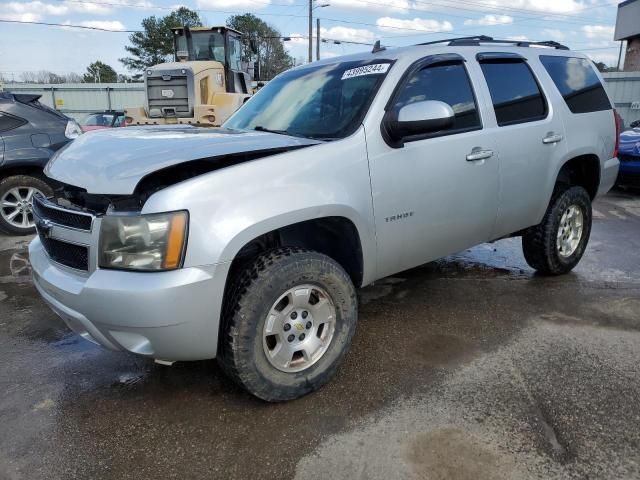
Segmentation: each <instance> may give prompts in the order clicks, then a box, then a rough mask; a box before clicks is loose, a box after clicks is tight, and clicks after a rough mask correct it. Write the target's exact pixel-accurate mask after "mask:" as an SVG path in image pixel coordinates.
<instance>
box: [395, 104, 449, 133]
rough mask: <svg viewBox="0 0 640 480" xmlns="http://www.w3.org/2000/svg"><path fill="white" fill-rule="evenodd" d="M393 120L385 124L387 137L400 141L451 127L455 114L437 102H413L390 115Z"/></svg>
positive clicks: (445, 105) (446, 106)
mask: <svg viewBox="0 0 640 480" xmlns="http://www.w3.org/2000/svg"><path fill="white" fill-rule="evenodd" d="M392 116H393V117H396V118H395V119H390V121H388V122H387V131H388V133H389V136H390V137H391V138H392V139H393V140H396V141H400V140H402V139H403V138H405V137H408V136H411V135H420V134H424V133H431V132H437V131H439V130H444V129H446V128H449V127H451V126H452V125H453V120H454V118H455V113H453V109H452V108H451V107H450V106H449V105H448V104H446V103H444V102H441V101H439V100H426V101H423V102H415V103H411V104H409V105H405V106H404V107H401V108H400V110H399V111H397V112H395V113H394V114H392Z"/></svg>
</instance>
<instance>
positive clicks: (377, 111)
mask: <svg viewBox="0 0 640 480" xmlns="http://www.w3.org/2000/svg"><path fill="white" fill-rule="evenodd" d="M616 118H617V117H616V115H615V114H614V111H613V109H612V106H611V101H610V100H609V98H608V97H607V94H606V93H605V90H604V89H603V87H602V82H601V79H600V77H599V74H598V72H597V71H596V69H595V68H594V66H593V64H592V62H591V61H589V60H588V59H586V58H585V57H584V56H583V55H581V54H579V53H575V52H571V51H569V50H567V49H566V47H563V46H561V45H558V44H555V43H551V42H546V43H542V44H531V43H522V42H519V43H516V42H508V41H494V40H492V39H490V38H487V37H476V38H465V39H459V40H453V41H446V42H436V43H432V44H428V45H426V44H425V45H416V46H412V47H407V48H399V49H394V50H385V49H384V48H380V47H379V46H376V47H375V48H374V49H373V51H372V52H367V53H361V54H356V55H350V56H345V57H341V58H332V59H329V60H324V61H320V62H316V63H312V64H309V65H305V66H302V67H298V68H294V69H292V70H289V71H287V72H285V73H283V74H281V75H279V76H278V77H277V78H275V79H274V80H272V81H271V82H269V83H268V84H267V85H266V86H265V87H264V88H263V89H262V90H260V91H259V92H258V93H257V94H256V95H255V96H254V97H253V98H251V100H249V101H248V102H247V103H246V104H245V105H244V106H243V107H242V108H241V109H240V110H239V111H238V112H237V113H235V114H234V115H233V116H232V117H231V118H230V119H229V120H228V121H227V122H226V124H225V125H224V128H222V129H205V128H196V127H190V126H162V127H160V126H149V127H140V128H122V129H111V130H104V131H99V132H93V133H90V134H87V135H82V136H81V137H80V138H78V139H77V140H75V141H74V142H73V143H72V144H71V145H70V146H68V147H67V148H65V149H64V150H63V151H61V152H60V153H59V154H58V155H57V156H55V157H54V158H53V159H52V160H51V161H50V162H49V164H48V166H47V168H46V174H47V175H48V176H49V177H50V178H51V179H53V180H55V181H57V182H58V184H59V187H58V188H57V190H56V194H55V195H54V197H51V198H48V199H45V198H42V197H38V198H37V200H36V202H35V205H34V208H35V214H36V218H37V230H38V234H39V235H38V237H37V238H36V239H35V240H33V242H32V243H31V245H30V255H31V262H32V264H33V275H34V282H35V285H36V287H37V288H38V290H39V291H40V293H41V294H42V297H43V298H44V299H45V301H46V302H47V303H48V304H49V305H50V306H51V308H52V309H53V310H54V311H56V312H57V313H58V314H59V315H60V316H61V317H62V318H63V319H64V320H65V322H66V323H67V324H68V325H69V327H71V328H72V329H73V330H74V331H76V332H77V333H79V334H80V335H81V336H83V337H84V338H86V339H88V340H91V341H94V342H96V343H99V344H100V345H103V346H104V347H107V348H110V349H113V350H125V351H129V352H133V353H136V354H139V355H145V356H147V357H150V358H153V359H155V360H156V361H158V362H161V363H169V364H170V363H172V362H174V361H178V360H199V359H207V358H214V357H217V358H218V360H219V362H220V364H221V365H222V367H223V368H224V370H225V371H226V372H227V373H228V374H229V375H230V376H231V377H232V378H233V379H234V380H235V381H236V382H238V383H239V384H240V385H242V386H243V387H244V388H246V389H247V390H248V391H249V392H251V393H252V394H254V395H256V396H258V397H260V398H262V399H265V400H268V401H281V400H288V399H293V398H296V397H300V396H302V395H304V394H306V393H309V392H311V391H313V390H316V389H317V388H319V387H320V386H321V385H322V384H324V383H325V382H327V381H328V379H329V378H330V377H331V376H332V375H333V374H334V373H335V371H336V369H337V368H338V366H339V364H340V362H341V361H342V359H343V357H344V355H345V353H346V352H347V350H348V348H349V344H350V343H351V338H352V336H353V334H354V332H355V328H356V320H357V315H358V313H357V310H358V301H357V297H356V288H357V287H361V286H364V285H368V284H370V283H372V282H373V281H375V280H376V279H379V278H382V277H385V276H388V275H391V274H393V273H395V272H398V271H401V270H405V269H408V268H411V267H414V266H416V265H419V264H422V263H425V262H429V261H431V260H434V259H436V258H438V257H442V256H444V255H447V254H450V253H453V252H457V251H460V250H463V249H465V248H468V247H470V246H473V245H476V244H479V243H482V242H487V241H491V240H496V239H499V238H504V237H509V236H520V237H522V247H523V250H524V255H525V257H526V260H527V262H528V263H529V264H530V265H531V266H532V267H533V268H534V269H536V270H537V271H539V272H540V273H543V274H549V275H557V274H562V273H566V272H568V271H570V270H571V269H572V268H573V267H575V265H576V264H577V263H578V261H579V260H580V258H581V257H582V254H583V253H584V251H585V247H586V245H587V241H588V239H589V233H590V230H591V218H592V216H591V215H592V214H591V202H592V200H593V199H594V198H595V197H596V196H598V195H600V194H603V193H605V192H607V191H608V190H609V189H610V188H611V186H612V185H613V183H614V181H615V179H616V175H617V172H618V160H617V158H616V155H617V153H616V148H617V146H616V142H617V135H616V128H617V127H616Z"/></svg>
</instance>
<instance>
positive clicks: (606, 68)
mask: <svg viewBox="0 0 640 480" xmlns="http://www.w3.org/2000/svg"><path fill="white" fill-rule="evenodd" d="M594 63H595V65H596V68H597V69H598V70H600V71H601V72H603V73H604V72H617V71H618V67H609V66H607V64H606V63H604V62H594Z"/></svg>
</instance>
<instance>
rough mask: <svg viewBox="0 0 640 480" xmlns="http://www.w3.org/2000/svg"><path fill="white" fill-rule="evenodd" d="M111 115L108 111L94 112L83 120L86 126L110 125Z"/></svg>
mask: <svg viewBox="0 0 640 480" xmlns="http://www.w3.org/2000/svg"><path fill="white" fill-rule="evenodd" d="M113 117H114V116H113V115H111V114H108V113H95V114H93V115H89V116H88V117H87V118H86V120H85V121H84V125H85V126H86V127H110V126H111V122H113Z"/></svg>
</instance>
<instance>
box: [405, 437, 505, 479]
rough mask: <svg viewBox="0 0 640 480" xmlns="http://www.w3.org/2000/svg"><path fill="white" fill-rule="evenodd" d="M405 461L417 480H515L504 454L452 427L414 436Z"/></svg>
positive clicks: (483, 441)
mask: <svg viewBox="0 0 640 480" xmlns="http://www.w3.org/2000/svg"><path fill="white" fill-rule="evenodd" d="M407 457H408V460H409V461H410V462H411V464H412V465H413V470H414V472H415V474H416V476H417V478H419V479H430V480H445V479H447V480H450V479H456V480H478V479H496V480H497V479H505V480H507V479H511V478H517V476H516V475H515V473H516V472H515V466H514V464H513V461H512V460H511V459H510V458H509V456H508V455H507V454H504V453H501V452H500V451H498V450H497V449H496V448H493V447H492V446H491V445H490V444H489V443H487V442H486V441H485V440H482V439H480V438H477V437H476V436H475V435H473V434H472V433H471V432H468V431H465V430H462V429H459V428H455V427H443V428H439V429H437V430H434V431H431V432H426V433H422V434H420V435H418V436H417V437H416V438H415V439H414V440H413V441H412V442H411V444H410V445H409V448H408V453H407Z"/></svg>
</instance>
